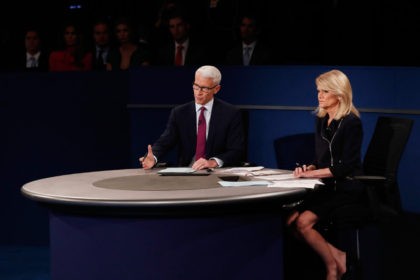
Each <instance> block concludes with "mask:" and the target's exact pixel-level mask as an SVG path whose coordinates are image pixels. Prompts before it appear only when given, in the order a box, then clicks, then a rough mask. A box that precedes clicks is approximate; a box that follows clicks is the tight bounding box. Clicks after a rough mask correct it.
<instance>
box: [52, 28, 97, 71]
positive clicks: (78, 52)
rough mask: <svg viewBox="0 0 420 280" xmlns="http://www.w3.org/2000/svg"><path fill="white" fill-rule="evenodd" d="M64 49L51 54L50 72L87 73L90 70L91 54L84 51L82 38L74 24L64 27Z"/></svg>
mask: <svg viewBox="0 0 420 280" xmlns="http://www.w3.org/2000/svg"><path fill="white" fill-rule="evenodd" d="M63 38H64V47H63V48H62V49H61V50H56V51H53V52H51V54H50V58H49V69H50V71H53V72H54V71H88V70H92V53H91V52H88V51H86V50H85V48H84V45H83V36H82V33H81V32H80V30H79V29H78V27H77V26H76V25H75V24H72V23H70V24H67V25H66V26H65V27H64V34H63Z"/></svg>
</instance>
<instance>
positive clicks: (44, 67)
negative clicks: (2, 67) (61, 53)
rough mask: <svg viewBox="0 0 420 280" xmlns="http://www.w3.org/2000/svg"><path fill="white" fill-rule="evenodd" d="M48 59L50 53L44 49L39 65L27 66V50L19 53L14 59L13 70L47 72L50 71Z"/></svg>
mask: <svg viewBox="0 0 420 280" xmlns="http://www.w3.org/2000/svg"><path fill="white" fill-rule="evenodd" d="M48 59H49V54H48V53H47V52H45V51H42V52H41V54H40V55H39V59H38V67H35V68H26V52H24V51H23V52H21V53H19V54H18V55H17V56H16V58H15V59H14V60H13V61H14V62H12V65H11V69H12V70H21V71H22V70H23V71H29V72H44V71H45V72H47V71H48Z"/></svg>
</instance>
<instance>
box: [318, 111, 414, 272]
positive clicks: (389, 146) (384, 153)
mask: <svg viewBox="0 0 420 280" xmlns="http://www.w3.org/2000/svg"><path fill="white" fill-rule="evenodd" d="M413 123H414V121H413V120H410V119H403V118H396V117H384V116H381V117H379V118H378V120H377V123H376V126H375V130H374V133H373V136H372V138H371V141H370V142H369V146H368V149H367V151H366V154H365V156H364V160H363V172H364V175H362V176H355V177H354V178H349V179H350V180H359V181H360V182H361V183H362V184H363V185H364V187H365V190H366V194H367V198H368V199H367V203H363V202H361V203H359V204H355V205H346V206H343V207H340V208H338V209H336V210H335V211H334V213H333V215H332V217H331V220H330V221H329V222H328V224H327V225H323V226H324V227H325V228H324V229H325V230H326V231H327V232H328V231H330V232H331V231H333V232H335V233H338V234H339V233H340V231H342V230H354V231H355V234H353V238H354V239H355V248H353V249H352V250H351V251H353V252H352V255H354V257H355V261H356V262H357V266H356V267H357V273H356V275H354V277H355V278H354V279H362V278H361V277H362V268H361V266H360V265H361V262H360V260H361V253H360V236H359V232H360V229H361V228H363V227H365V226H368V225H378V226H380V225H384V224H386V223H390V222H392V221H395V220H396V219H398V218H399V217H400V216H401V214H402V207H401V199H400V192H399V187H398V181H397V175H398V167H399V163H400V160H401V157H402V155H403V152H404V149H405V146H406V144H407V141H408V139H409V137H410V134H411V130H412V127H413ZM353 247H354V246H353Z"/></svg>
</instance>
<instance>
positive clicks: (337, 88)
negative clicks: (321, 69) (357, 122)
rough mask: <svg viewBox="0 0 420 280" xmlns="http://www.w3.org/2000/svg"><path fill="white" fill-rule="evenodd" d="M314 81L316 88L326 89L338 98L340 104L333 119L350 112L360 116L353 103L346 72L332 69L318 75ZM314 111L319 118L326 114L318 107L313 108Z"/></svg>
mask: <svg viewBox="0 0 420 280" xmlns="http://www.w3.org/2000/svg"><path fill="white" fill-rule="evenodd" d="M315 83H316V86H317V87H318V89H321V90H328V91H330V92H331V93H332V94H334V95H335V96H336V97H337V98H338V100H339V102H340V104H339V106H338V110H337V113H336V115H335V116H334V119H336V120H339V119H341V118H342V117H344V116H347V115H349V114H350V113H353V114H355V115H356V116H358V117H360V113H359V111H358V110H357V109H356V107H355V106H354V105H353V91H352V88H351V84H350V81H349V79H348V78H347V76H346V74H344V73H343V72H341V71H340V70H336V69H333V70H331V71H328V72H325V73H323V74H321V75H319V76H318V77H317V78H316V79H315ZM315 113H316V115H317V116H318V117H320V118H322V117H324V116H325V115H326V114H327V112H326V111H325V110H324V109H322V108H320V107H317V108H316V109H315Z"/></svg>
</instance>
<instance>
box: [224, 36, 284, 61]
mask: <svg viewBox="0 0 420 280" xmlns="http://www.w3.org/2000/svg"><path fill="white" fill-rule="evenodd" d="M242 53H243V49H242V42H238V43H236V44H235V45H234V46H233V47H232V49H230V50H229V51H228V52H227V55H226V64H228V65H243V60H242ZM272 64H276V58H275V56H274V53H273V51H272V50H271V48H270V47H269V46H268V45H265V44H263V43H262V42H259V41H258V42H257V44H256V45H255V48H254V51H253V52H252V56H251V60H250V61H249V65H272Z"/></svg>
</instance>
